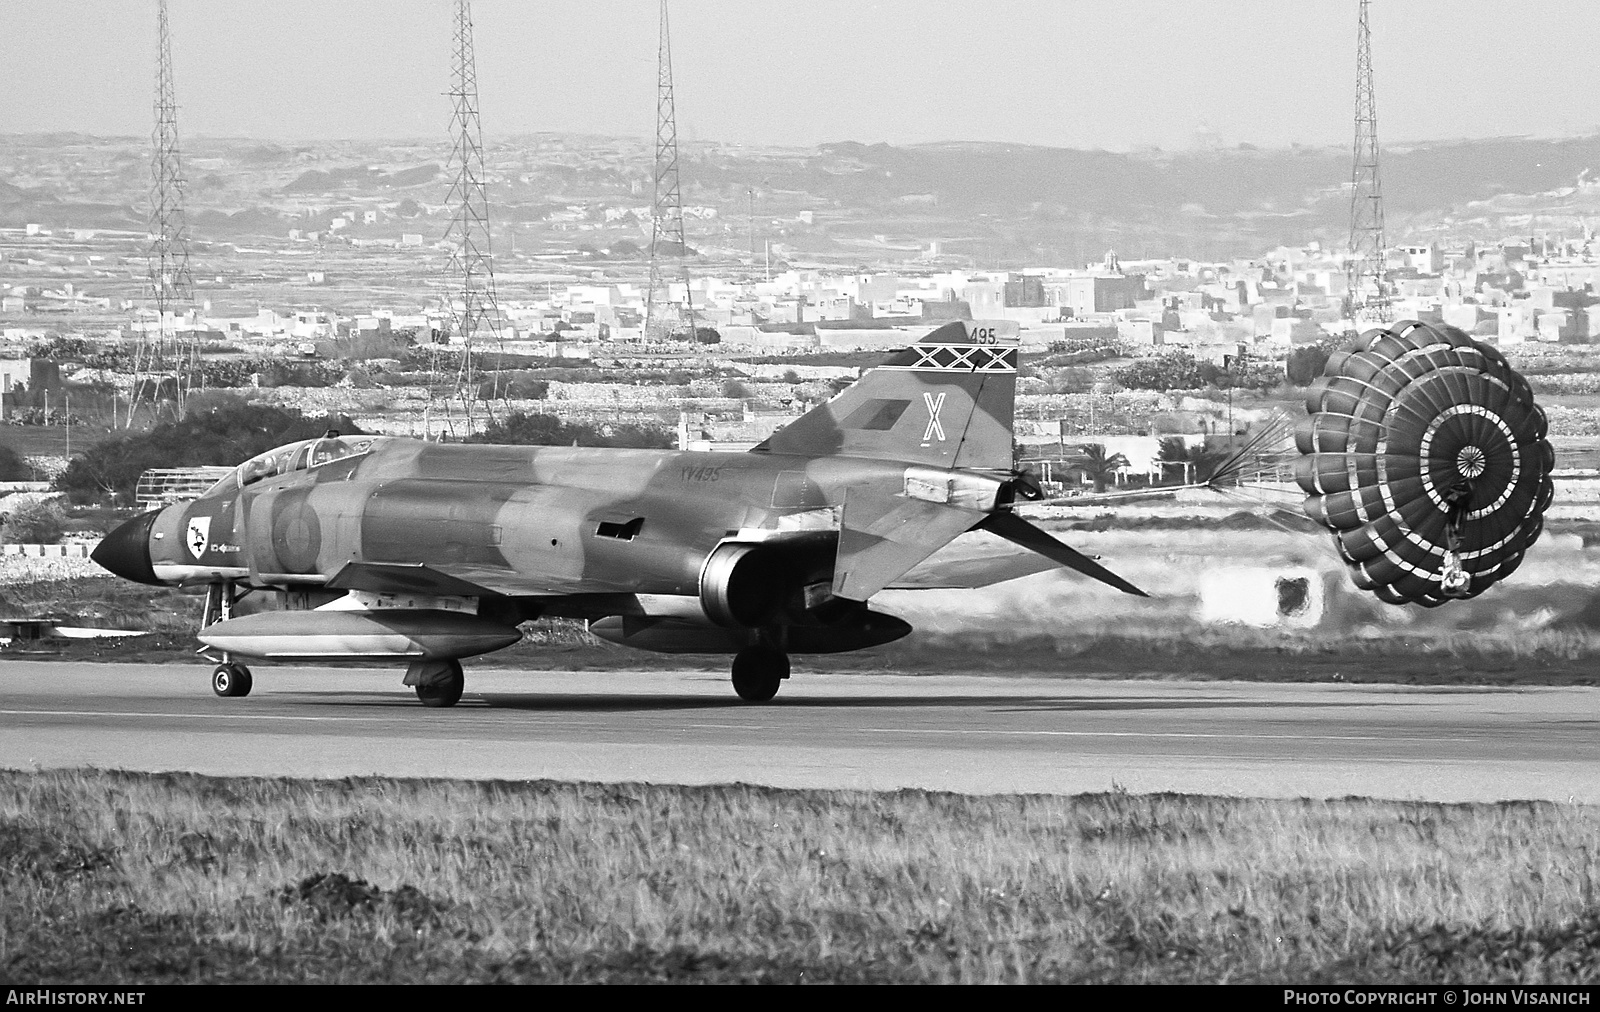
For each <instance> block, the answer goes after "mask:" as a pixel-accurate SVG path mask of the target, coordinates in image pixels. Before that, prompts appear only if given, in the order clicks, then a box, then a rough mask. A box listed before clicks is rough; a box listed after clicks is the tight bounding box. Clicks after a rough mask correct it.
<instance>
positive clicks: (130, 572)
mask: <svg viewBox="0 0 1600 1012" xmlns="http://www.w3.org/2000/svg"><path fill="white" fill-rule="evenodd" d="M159 512H160V511H159V510H152V511H150V512H149V513H146V514H144V515H143V516H138V517H134V518H133V519H132V520H129V521H128V522H127V523H125V524H123V525H122V526H121V527H118V528H117V529H116V530H114V531H112V532H111V533H110V534H107V535H106V536H105V538H103V539H102V540H101V542H100V544H99V545H98V546H97V547H96V548H95V550H94V551H93V552H92V553H90V555H89V558H91V559H93V560H94V561H95V563H96V564H98V565H99V566H100V568H101V569H105V570H109V571H110V572H112V573H115V574H116V575H118V576H120V577H122V578H123V579H124V580H132V581H133V582H135V583H154V584H159V583H160V582H161V581H160V580H158V579H156V571H155V569H154V567H152V566H151V564H150V528H152V527H154V526H155V523H156V516H157V515H158V514H159Z"/></svg>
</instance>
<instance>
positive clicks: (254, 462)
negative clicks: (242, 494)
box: [212, 433, 378, 491]
mask: <svg viewBox="0 0 1600 1012" xmlns="http://www.w3.org/2000/svg"><path fill="white" fill-rule="evenodd" d="M377 443H378V439H377V438H376V437H373V436H339V435H336V434H333V433H329V434H328V435H326V436H322V437H321V438H318V439H303V440H301V441H300V442H298V443H290V444H288V445H287V446H280V447H278V448H277V449H275V450H268V451H267V452H266V453H263V454H259V455H258V456H254V457H251V458H250V459H249V460H247V461H245V462H244V463H243V464H240V465H239V466H238V467H236V468H234V471H233V474H231V475H229V476H228V477H226V478H224V479H222V480H221V481H220V482H218V483H217V484H216V485H215V486H213V489H212V490H213V491H216V490H217V489H220V488H223V487H225V486H231V487H236V488H244V487H246V486H248V485H253V484H255V483H256V482H258V481H263V480H265V479H267V478H276V477H277V476H278V475H281V474H288V473H289V472H291V471H304V470H307V469H309V468H315V467H321V466H322V465H324V464H331V463H333V462H334V461H336V460H345V459H346V458H349V457H358V456H361V455H362V454H366V453H371V452H372V451H373V449H374V448H375V447H376V446H377Z"/></svg>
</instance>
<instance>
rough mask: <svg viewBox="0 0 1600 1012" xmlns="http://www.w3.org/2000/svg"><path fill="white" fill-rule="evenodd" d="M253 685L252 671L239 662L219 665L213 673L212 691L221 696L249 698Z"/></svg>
mask: <svg viewBox="0 0 1600 1012" xmlns="http://www.w3.org/2000/svg"><path fill="white" fill-rule="evenodd" d="M253 684H254V679H252V678H251V677H250V669H249V668H247V667H245V666H244V665H243V664H239V663H237V662H229V663H227V664H218V665H217V667H216V669H215V670H214V671H212V672H211V691H212V692H215V693H216V694H217V695H219V696H227V697H233V696H248V695H250V689H251V686H252V685H253Z"/></svg>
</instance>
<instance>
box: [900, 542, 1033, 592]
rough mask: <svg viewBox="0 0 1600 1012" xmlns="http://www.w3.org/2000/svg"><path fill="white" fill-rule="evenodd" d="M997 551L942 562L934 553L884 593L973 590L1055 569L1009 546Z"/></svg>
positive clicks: (1029, 554) (1031, 554)
mask: <svg viewBox="0 0 1600 1012" xmlns="http://www.w3.org/2000/svg"><path fill="white" fill-rule="evenodd" d="M999 551H1000V552H1001V554H998V555H983V556H978V557H976V558H974V557H965V558H943V557H941V556H940V555H939V554H937V553H935V554H934V555H933V556H931V557H930V558H928V559H927V560H925V561H923V562H921V563H919V564H917V565H916V566H914V567H912V568H911V569H910V570H909V571H908V572H907V573H906V574H905V575H904V576H902V577H900V579H898V580H896V581H894V582H893V583H891V584H889V586H888V587H886V588H885V589H886V590H976V589H977V588H979V587H992V586H994V585H995V584H997V583H1005V582H1006V581H1007V580H1020V579H1021V578H1023V577H1025V576H1033V575H1035V574H1037V573H1045V572H1049V571H1051V570H1053V569H1055V568H1056V563H1055V560H1054V559H1047V558H1045V557H1044V556H1042V555H1038V554H1036V553H1034V552H1019V551H1016V550H1014V549H1012V548H1010V547H1009V546H1008V547H1005V548H1002V549H999Z"/></svg>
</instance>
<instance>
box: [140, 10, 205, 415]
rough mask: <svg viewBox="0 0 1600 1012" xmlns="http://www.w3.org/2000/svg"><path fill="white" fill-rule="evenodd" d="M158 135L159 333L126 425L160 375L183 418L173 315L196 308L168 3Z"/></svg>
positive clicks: (151, 288) (160, 45) (153, 288)
mask: <svg viewBox="0 0 1600 1012" xmlns="http://www.w3.org/2000/svg"><path fill="white" fill-rule="evenodd" d="M156 19H157V46H156V95H155V117H156V125H155V130H154V131H152V133H151V135H150V141H151V154H150V218H149V234H150V246H149V249H148V250H147V252H146V256H147V259H148V267H147V273H146V283H145V287H146V294H147V295H148V296H149V298H150V299H152V300H153V301H154V303H155V314H156V333H155V336H154V337H153V338H152V336H151V334H150V331H149V329H148V328H146V329H144V330H143V331H141V334H140V338H139V346H138V350H137V351H136V352H135V356H134V387H133V393H132V398H131V400H130V403H129V406H128V424H129V425H130V426H131V425H132V424H133V414H134V408H135V407H136V406H137V404H138V401H139V399H140V397H141V396H142V395H143V394H144V393H148V394H149V396H150V399H151V401H152V402H154V401H155V400H156V394H157V388H158V387H159V384H160V378H161V374H162V373H164V372H165V371H166V370H167V369H168V368H170V369H171V370H172V377H173V381H174V383H175V384H176V387H177V389H176V391H175V396H176V397H177V398H178V409H179V413H180V414H181V413H182V406H183V392H184V391H183V376H182V367H183V356H182V355H181V354H180V353H179V350H178V348H177V340H176V334H175V333H174V332H173V331H172V330H170V329H169V327H170V326H171V323H170V320H169V314H170V313H175V312H178V311H180V310H181V308H182V307H187V306H190V305H192V304H193V303H194V278H193V276H192V275H191V274H190V273H189V219H188V216H187V215H186V214H185V213H184V209H183V187H184V179H183V164H182V159H181V157H180V155H179V153H178V103H177V99H176V97H175V95H174V88H173V82H172V36H171V33H170V31H169V29H168V26H167V0H157V3H156Z"/></svg>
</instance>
